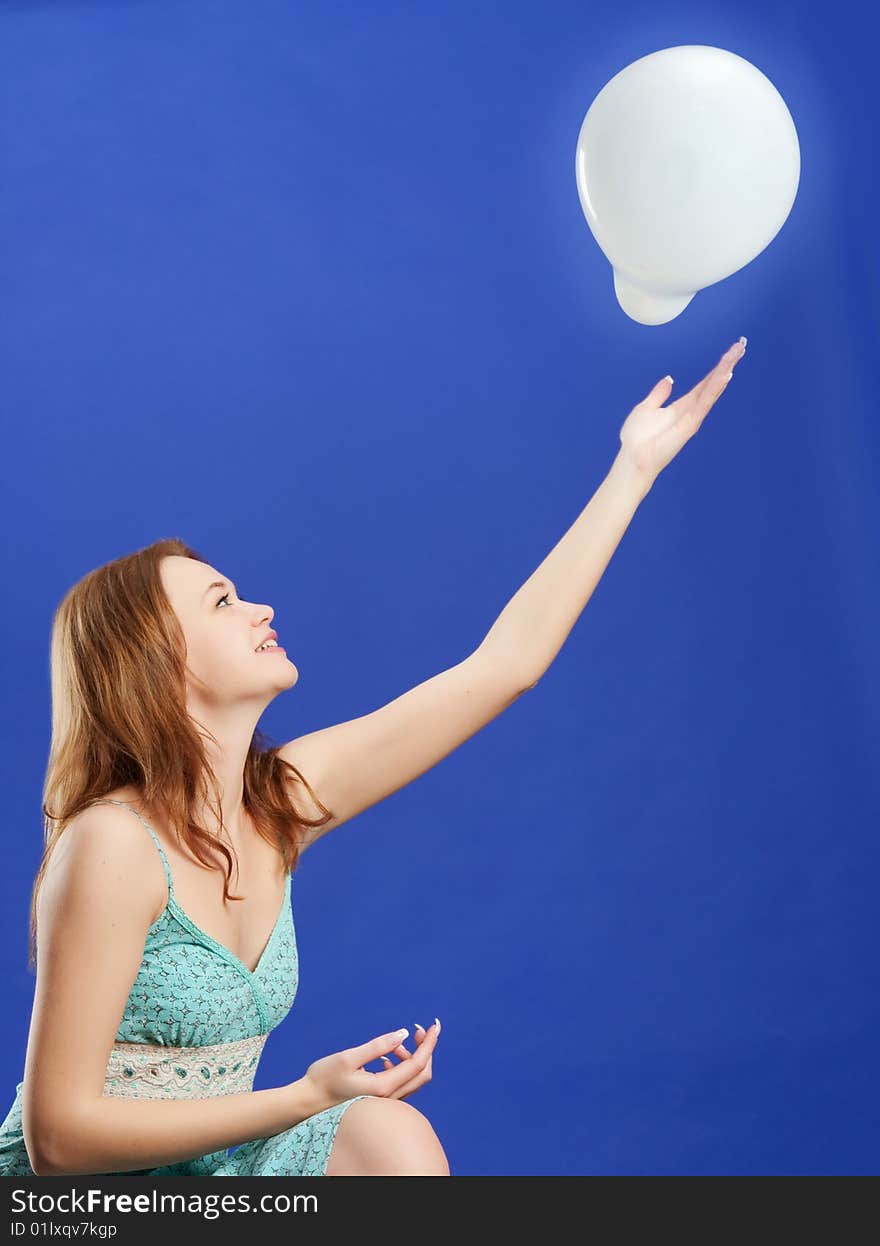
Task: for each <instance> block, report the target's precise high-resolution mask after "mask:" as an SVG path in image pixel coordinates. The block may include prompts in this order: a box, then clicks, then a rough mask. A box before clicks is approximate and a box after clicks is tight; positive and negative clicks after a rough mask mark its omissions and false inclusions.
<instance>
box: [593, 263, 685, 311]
mask: <svg viewBox="0 0 880 1246" xmlns="http://www.w3.org/2000/svg"><path fill="white" fill-rule="evenodd" d="M613 271H614V293H615V294H616V295H617V301H618V303H619V304H620V306H621V307H622V308H623V310H624V311H625V312H626V314H627V315H628V316H629V317H630V318H631V319H632V320H636V321H638V323H639V324H667V323H668V321H670V320H674V319H675V317H676V316H680V315H681V313H682V312H683V311H684V309H685V308H686V307H687V305H688V303H689V302H690V301H691V299H692V298H693V297H694V295H695V294H696V290H692V291H691V292H690V293H689V294H688V293H682V291H681V290H658V289H650V288H649V287H647V286H639V285H636V284H635V282H634V281H630V279H629V278H628V277H625V276H623V274H622V273H619V272H618V271H617V269H616V268H615V269H614V270H613Z"/></svg>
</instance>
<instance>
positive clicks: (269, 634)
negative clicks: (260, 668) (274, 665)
mask: <svg viewBox="0 0 880 1246" xmlns="http://www.w3.org/2000/svg"><path fill="white" fill-rule="evenodd" d="M267 640H274V641H276V642H277V640H278V633H277V632H276V631H268V632H267V633H266V635H265V636H264V637H263V639H262V640H261V641H260V645H264V644H265V643H266V641H267ZM260 645H257V647H256V649H254V653H256V652H257V649H259V647H260Z"/></svg>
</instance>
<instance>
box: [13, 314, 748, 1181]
mask: <svg viewBox="0 0 880 1246" xmlns="http://www.w3.org/2000/svg"><path fill="white" fill-rule="evenodd" d="M744 350H745V338H741V339H740V340H739V342H737V343H735V344H734V346H732V347H731V348H730V350H729V351H727V352H726V353H725V354H724V355H723V356H722V358H721V361H720V362H719V364H718V365H717V366H716V367H715V368H713V369H712V371H711V372H709V373H708V375H707V376H706V377H705V378H704V379H703V380H702V381H701V382H700V383H699V384H698V385H697V386H695V387H694V389H693V390H692V391H691V392H690V393H689V394H687V395H685V397H683V398H682V399H679V400H678V401H677V402H675V403H672V404H671V405H670V406H668V407H663V406H662V405H661V404H662V403H663V401H664V399H665V398H667V397H668V396H669V392H670V386H671V383H672V379H671V377H664V378H663V380H661V381H659V382H658V384H657V385H655V386H654V388H653V389H652V390H651V392H650V393H649V394H648V396H647V397H646V398H645V399H644V400H643V401H642V402H640V403H639V404H638V405H637V406H636V407H634V408H633V410H632V411H631V412H630V414H629V415H628V417H627V419H626V421H625V422H624V424H623V427H622V428H621V431H620V443H621V446H620V450H619V452H618V454H617V456H616V458H615V460H614V463H613V464H612V467H611V470H610V471H609V473H608V476H607V477H606V479H605V480H604V481H603V483H602V485H601V486H600V488H599V489H598V490H597V492H596V494H595V496H594V497H593V499H592V500H591V501H590V503H589V505H588V506H587V507H586V508H585V510H584V511H583V513H582V514H581V515H580V516H579V517H578V519H577V520H576V521H575V523H574V524H573V525H572V526H571V528H570V529H569V531H568V532H567V533H566V534H565V535H564V536H563V538H562V539H561V540H560V541H559V543H558V545H557V546H556V547H555V548H554V549H553V550H552V551H551V552H550V554H549V555H548V556H547V557H546V558H545V560H544V561H543V562H542V563H541V565H540V566H539V567H538V569H537V570H536V571H535V573H534V574H533V575H532V576H531V577H530V579H529V580H528V581H527V582H526V583H525V585H523V587H522V588H521V589H520V590H519V592H518V593H517V594H516V595H515V596H514V598H513V599H512V600H511V602H510V603H509V604H508V605H507V607H506V608H505V609H504V610H503V611H502V613H501V615H500V616H499V618H498V619H497V620H496V622H495V624H494V625H493V627H492V628H491V629H490V631H489V633H488V634H487V636H486V638H485V640H484V641H483V642H482V644H481V645H480V646H479V647H478V648H477V649H476V650H475V651H474V652H473V653H472V654H471V655H470V656H469V657H467V658H466V659H465V660H464V661H463V662H461V663H459V664H458V665H456V666H454V667H451V668H450V669H449V670H446V671H443V672H442V673H441V674H439V675H437V676H435V677H434V678H433V679H429V680H427V681H426V682H425V683H423V684H421V685H419V686H418V687H416V688H414V689H412V690H411V691H410V692H408V693H406V694H405V695H404V696H401V697H399V698H398V699H396V700H395V701H392V702H391V703H390V704H389V705H386V706H384V707H383V708H381V709H379V710H377V711H376V712H375V713H373V714H368V715H366V716H364V717H362V718H357V719H354V720H352V721H351V722H346V723H341V724H339V725H337V726H333V727H330V728H327V729H326V730H322V731H315V732H312V733H311V734H309V735H306V736H302V737H300V738H299V739H295V740H291V741H290V742H288V743H287V744H285V745H283V746H281V747H280V748H265V747H261V743H262V741H261V733H260V732H259V730H258V729H257V726H256V724H257V722H258V720H259V718H260V716H261V714H262V712H263V710H264V709H265V707H266V705H267V704H268V703H269V702H270V701H271V700H272V699H273V698H274V697H275V696H277V694H278V693H279V692H281V691H283V690H285V689H287V688H290V687H292V686H293V684H294V683H296V680H297V678H298V672H297V670H296V667H295V666H294V665H293V663H292V662H291V661H290V660H289V658H288V657H287V654H286V653H285V651H284V649H283V648H281V647H278V646H276V645H275V644H274V643H273V642H274V641H275V639H276V635H275V632H274V630H273V629H272V628H271V626H270V624H271V620H272V617H273V612H272V609H271V607H269V606H262V605H258V604H253V603H249V602H243V601H239V600H238V598H237V595H236V593H235V589H234V586H233V585H231V584H229V583H228V582H227V581H226V580H224V579H223V577H221V576H220V575H219V574H218V573H217V572H216V571H215V570H214V568H213V567H211V566H210V565H209V564H206V563H205V562H203V561H202V560H200V559H199V557H198V555H197V554H196V553H195V552H194V551H193V550H191V549H190V548H189V547H188V546H186V545H184V544H183V543H182V542H180V541H177V540H168V541H160V542H157V543H156V544H154V545H151V546H149V547H147V548H146V549H144V550H140V551H138V552H137V553H135V554H131V555H129V556H127V557H124V558H120V559H117V560H115V561H114V562H111V563H109V564H107V565H106V566H103V567H100V568H98V569H97V570H95V571H93V572H91V573H90V574H89V575H87V576H86V577H85V578H84V579H83V580H82V581H80V583H78V584H76V585H75V586H74V587H73V588H72V589H71V590H70V591H69V592H68V594H67V596H66V597H65V598H64V600H63V601H62V603H61V605H60V606H59V608H58V610H57V612H56V616H55V621H54V626H53V634H52V651H51V667H52V704H53V724H52V744H51V750H50V757H49V765H48V770H47V775H46V782H45V790H44V797H45V799H44V806H43V812H44V815H45V818H46V850H45V853H44V856H43V860H42V862H41V865H40V869H39V871H38V874H37V878H36V881H35V884H34V893H33V900H32V905H31V928H30V933H31V964H32V965H33V964H34V963H35V964H36V974H37V980H36V988H35V998H34V1008H33V1015H32V1018H31V1028H30V1035H29V1039H28V1047H27V1054H26V1059H25V1069H24V1079H23V1081H22V1082H20V1083H19V1084H18V1087H17V1089H16V1097H15V1101H14V1103H13V1105H12V1108H11V1109H10V1112H9V1114H8V1115H7V1118H6V1121H5V1122H4V1124H3V1126H2V1129H0V1174H2V1175H7V1176H18V1175H29V1174H33V1173H37V1174H38V1175H61V1174H77V1173H95V1174H99V1175H116V1174H122V1173H128V1174H130V1175H135V1174H137V1175H152V1176H160V1175H188V1176H200V1175H213V1176H244V1175H248V1176H254V1175H259V1176H265V1175H301V1176H320V1175H328V1176H336V1175H379V1174H383V1175H391V1174H411V1175H416V1174H420V1175H429V1174H430V1175H448V1173H449V1166H448V1163H447V1160H446V1156H445V1153H444V1151H443V1148H442V1146H441V1144H440V1142H439V1140H438V1139H437V1136H436V1134H435V1133H434V1131H433V1129H432V1128H431V1126H430V1124H429V1122H428V1121H427V1120H426V1118H425V1117H424V1116H423V1115H422V1113H421V1112H419V1111H418V1109H417V1108H414V1107H413V1106H412V1105H411V1104H409V1103H406V1102H405V1100H406V1098H407V1097H409V1096H410V1095H412V1094H413V1093H414V1092H415V1091H416V1090H418V1088H419V1087H420V1086H422V1085H424V1083H425V1082H426V1081H428V1080H429V1079H430V1077H431V1073H432V1065H431V1062H432V1056H433V1052H434V1049H435V1047H436V1044H437V1039H438V1035H439V1030H440V1023H439V1020H438V1019H436V1018H435V1021H434V1024H432V1026H431V1027H430V1028H429V1029H428V1030H424V1029H423V1028H422V1027H421V1026H417V1028H416V1034H415V1038H414V1050H412V1051H410V1050H409V1049H408V1048H407V1047H406V1046H405V1045H404V1043H403V1041H402V1038H403V1037H406V1031H405V1030H404V1031H403V1032H402V1033H401V1032H399V1031H398V1032H395V1033H389V1034H384V1035H381V1036H379V1037H376V1038H373V1039H371V1040H370V1041H368V1042H366V1043H364V1044H362V1045H360V1046H357V1047H353V1048H350V1049H347V1050H345V1051H341V1052H336V1053H334V1054H332V1055H329V1056H326V1057H324V1058H323V1059H320V1060H317V1061H315V1062H314V1063H313V1064H311V1065H310V1066H309V1068H308V1069H307V1070H306V1072H305V1074H304V1075H303V1076H302V1077H301V1078H299V1079H298V1080H296V1081H294V1082H291V1083H289V1084H288V1085H286V1086H281V1087H277V1088H274V1089H270V1090H260V1091H253V1090H252V1089H251V1087H252V1085H253V1080H254V1074H255V1071H256V1066H257V1062H258V1060H259V1056H260V1053H261V1051H262V1047H263V1044H264V1043H265V1040H266V1038H267V1037H268V1035H269V1033H270V1032H271V1031H272V1030H273V1029H274V1028H275V1026H277V1025H278V1024H279V1023H280V1022H281V1021H282V1020H283V1019H284V1017H285V1016H287V1014H288V1012H289V1011H290V1009H291V1006H292V1004H293V999H294V996H295V994H296V989H297V980H298V974H297V971H298V958H297V948H296V939H295V932H294V926H293V919H292V912H291V907H290V883H291V874H292V871H293V870H294V869H295V867H296V864H297V862H298V859H299V856H300V854H301V853H302V852H303V851H305V849H306V848H308V847H309V846H310V845H311V844H313V843H314V842H315V840H316V839H317V838H318V837H319V836H321V835H323V834H326V833H327V831H329V830H331V829H333V828H334V827H337V826H340V825H341V824H342V823H343V822H346V821H347V820H348V819H349V818H352V817H354V816H355V815H356V814H358V813H360V812H361V811H362V810H364V809H366V808H368V807H369V806H371V805H373V804H375V803H376V802H377V801H379V800H381V799H383V798H384V797H386V796H388V795H390V794H391V793H392V792H394V791H397V790H398V789H399V788H401V787H402V786H404V785H405V784H406V783H409V782H411V781H412V780H413V779H415V778H417V777H418V776H419V775H421V774H423V773H424V772H425V771H426V770H427V769H428V768H429V767H430V766H432V765H434V764H436V763H437V762H438V761H440V760H441V759H442V758H443V757H445V756H447V755H448V754H449V753H450V752H451V751H452V750H453V749H455V748H456V747H457V746H458V745H459V744H461V743H462V742H463V741H464V740H466V739H468V738H469V737H470V736H472V735H474V733H475V732H477V731H479V729H480V728H481V727H483V726H484V725H485V724H486V723H487V722H489V721H490V720H491V719H493V718H494V717H496V716H497V715H498V714H499V713H500V712H501V711H502V710H503V709H505V708H506V707H507V706H508V705H510V704H512V703H513V701H515V700H516V699H517V697H519V696H520V695H521V694H522V693H523V692H524V691H525V690H527V689H529V688H533V687H534V686H535V684H536V683H537V682H538V680H539V679H540V677H541V675H542V674H543V672H544V671H545V670H546V669H547V667H548V666H549V665H550V663H551V662H552V661H553V659H554V657H555V656H556V654H557V653H558V651H559V649H560V648H561V646H562V644H563V643H564V641H565V639H566V637H567V636H568V634H569V632H570V631H571V628H572V627H573V625H574V623H575V621H576V619H577V618H578V616H579V614H580V612H581V611H582V610H583V608H584V605H585V604H586V602H587V601H588V600H589V598H590V596H591V594H592V592H593V590H594V588H595V586H596V584H597V583H598V581H599V579H600V577H601V575H602V573H603V571H604V569H605V567H606V566H607V564H608V562H609V560H610V558H611V555H612V554H613V552H614V550H615V549H616V547H617V545H618V543H619V541H620V539H621V537H622V535H623V533H624V531H625V530H626V528H627V526H628V524H629V522H630V520H631V518H632V516H633V514H634V513H635V510H636V509H637V507H638V504H639V502H640V501H641V499H642V498H643V497H644V496H645V495H646V494H647V492H648V491H649V490H650V488H651V487H652V485H653V483H654V480H655V479H656V478H657V476H658V475H659V473H660V472H661V471H662V469H663V468H664V467H665V466H666V465H667V464H668V463H669V462H670V461H671V460H672V458H673V457H674V456H675V455H676V454H677V453H678V451H679V450H680V449H681V448H682V446H683V445H684V444H685V442H686V441H688V440H689V439H690V438H691V437H692V436H693V435H694V433H695V432H696V431H697V429H698V428H699V427H700V425H701V424H702V422H703V420H704V419H705V417H706V415H707V414H708V412H709V410H710V409H711V407H712V405H713V404H714V402H715V401H716V399H717V398H718V397H719V395H720V394H721V393H722V392H723V390H724V388H725V386H726V384H727V382H728V381H729V380H730V377H731V376H732V370H733V367H734V365H735V364H736V363H737V362H738V361H739V359H741V358H742V355H743V353H744ZM233 870H234V873H235V876H236V879H235V888H236V891H237V892H238V891H240V892H242V893H243V895H238V894H232V892H231V891H230V888H229V883H230V881H231V879H232V875H233ZM227 902H229V903H227ZM273 919H274V922H273ZM38 929H39V933H40V938H39V954H38V955H37V954H36V952H37V946H38V944H37V930H38ZM50 1001H51V1006H50ZM120 1017H121V1021H120ZM108 1053H109V1055H108ZM392 1054H393V1055H394V1056H396V1057H397V1063H395V1062H394V1061H393V1060H391V1059H390V1058H389V1056H390V1055H392ZM378 1058H381V1059H382V1060H383V1061H384V1063H385V1066H386V1067H385V1068H384V1069H382V1070H381V1071H377V1072H371V1071H369V1070H367V1068H366V1067H365V1066H366V1065H367V1064H368V1063H370V1062H371V1061H374V1060H376V1059H378ZM231 1147H237V1150H235V1151H233V1152H232V1154H230V1153H229V1148H231Z"/></svg>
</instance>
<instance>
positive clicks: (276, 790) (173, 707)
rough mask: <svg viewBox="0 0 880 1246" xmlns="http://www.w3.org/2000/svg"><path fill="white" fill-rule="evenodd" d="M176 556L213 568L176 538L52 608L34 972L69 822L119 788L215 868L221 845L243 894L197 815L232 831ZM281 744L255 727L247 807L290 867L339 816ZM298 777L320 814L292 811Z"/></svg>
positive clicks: (103, 571)
mask: <svg viewBox="0 0 880 1246" xmlns="http://www.w3.org/2000/svg"><path fill="white" fill-rule="evenodd" d="M171 554H177V555H180V556H182V557H184V558H195V559H198V560H199V561H205V560H204V559H201V558H200V555H199V554H197V553H196V551H195V550H193V549H192V548H190V546H188V545H186V544H184V542H183V541H180V540H178V539H177V538H169V539H167V540H162V541H156V542H155V543H154V544H152V545H148V546H146V547H145V548H144V549H141V550H137V551H136V552H135V553H133V554H127V555H125V556H124V557H122V558H116V559H114V560H113V561H112V562H108V563H106V564H105V565H104V566H102V567H97V568H96V569H95V570H94V571H90V572H89V573H88V574H87V575H86V576H84V577H83V578H82V579H81V580H80V581H78V583H76V584H74V585H73V587H72V588H71V589H69V590H68V592H67V593H66V594H65V596H64V598H63V599H62V601H61V603H60V605H59V606H58V608H57V610H56V611H55V616H54V619H53V624H52V640H51V649H50V668H51V672H50V673H51V693H52V739H51V745H50V749H49V761H48V765H47V768H46V777H45V782H44V784H43V805H42V812H43V817H44V819H45V832H44V838H45V843H44V849H43V858H42V860H41V862H40V868H39V870H38V871H37V876H36V879H35V882H34V887H33V894H32V898H31V909H30V929H29V935H30V937H29V961H28V963H29V965H30V967H32V968H34V967H35V966H36V950H37V897H38V894H39V890H40V887H41V885H42V883H43V880H44V878H45V874H46V867H47V865H48V862H49V858H50V856H51V854H52V852H53V850H54V848H55V845H56V844H57V843H58V841H59V839H60V838H61V836H62V834H63V833H64V829H65V827H66V826H67V825H68V823H69V822H70V821H71V819H72V818H74V817H75V816H76V815H77V814H78V813H80V812H81V811H82V810H83V809H85V808H86V806H88V805H89V804H91V803H92V802H93V801H94V800H96V799H98V798H101V797H103V796H105V795H106V794H107V793H108V792H111V791H114V790H115V789H116V788H118V787H127V786H130V785H133V786H135V787H137V788H138V789H139V791H140V794H141V797H142V799H143V801H144V803H145V804H146V806H147V808H148V809H150V810H155V811H157V812H159V813H161V814H162V815H163V816H164V818H165V819H166V821H167V823H168V825H169V826H170V827H171V828H172V829H173V830H174V831H176V833H177V834H178V836H179V837H180V839H181V840H183V841H184V842H185V843H186V844H187V845H188V847H189V848H190V849H192V851H193V853H194V854H195V856H196V858H197V859H198V860H199V861H201V862H202V864H204V865H207V866H209V867H211V868H217V867H216V863H215V862H212V861H211V860H210V859H206V858H205V856H203V855H202V852H201V846H202V845H209V846H210V847H212V848H214V849H216V848H219V849H220V851H221V852H223V853H224V854H225V856H226V858H227V869H226V878H225V881H224V884H223V897H224V900H226V899H233V900H239V899H241V898H242V897H241V896H233V895H231V894H230V892H229V888H228V884H229V880H230V878H231V876H232V854H231V853H230V852H229V850H228V849H227V848H226V846H225V845H224V844H222V843H220V842H219V841H218V839H217V837H216V836H215V835H212V834H210V833H209V832H208V831H206V830H205V829H204V828H203V827H201V826H199V825H198V824H197V823H196V822H195V821H194V820H193V819H192V817H191V810H192V808H193V807H194V804H195V801H196V800H197V799H198V800H199V801H200V802H203V803H204V805H205V806H206V807H208V808H211V809H212V811H214V812H215V813H216V816H217V819H218V822H219V825H220V828H221V830H222V828H223V812H222V808H221V803H220V794H219V788H218V784H217V778H216V775H215V773H214V771H213V769H212V767H211V765H210V762H209V760H208V756H207V753H206V751H205V746H204V741H203V738H202V735H201V734H200V732H199V731H198V730H197V729H196V726H195V724H194V722H193V720H192V719H191V718H190V716H189V714H188V713H187V710H186V694H185V689H186V684H185V677H184V671H185V666H186V644H185V639H184V636H183V632H182V630H181V627H180V623H179V621H178V619H177V615H176V614H175V613H174V610H173V608H172V606H171V603H170V602H169V600H168V597H167V596H166V593H165V590H164V587H163V584H162V579H161V576H160V565H161V562H162V559H163V558H165V557H167V556H168V555H171ZM209 734H210V733H209ZM211 739H214V737H213V736H211ZM279 747H280V746H279V745H273V744H272V742H271V741H270V740H269V739H268V737H267V736H266V735H265V734H264V733H263V732H262V731H260V730H259V728H257V729H256V730H255V731H254V736H253V739H252V741H251V744H250V747H249V748H248V753H247V757H246V759H245V766H244V796H243V801H244V807H245V809H246V810H247V813H248V814H249V816H250V817H251V819H252V821H253V823H254V826H255V828H256V830H257V832H258V833H259V834H260V835H261V836H262V838H263V839H265V840H266V841H267V842H268V843H272V844H274V845H275V846H277V847H278V848H279V849H280V851H281V853H282V856H283V858H284V862H285V865H286V867H287V869H288V870H292V869H295V868H296V864H297V861H298V860H299V855H300V851H301V843H300V835H299V832H300V831H302V830H303V829H304V828H306V827H315V826H323V825H324V824H325V823H326V822H327V821H329V819H330V818H331V817H332V816H333V815H332V813H331V811H330V810H328V809H327V807H326V806H325V805H324V804H323V803H322V802H321V801H320V800H319V799H318V798H317V796H316V795H315V793H314V792H313V791H312V788H311V786H310V785H309V783H308V781H307V780H306V779H305V778H304V777H303V776H302V775H301V774H300V772H299V771H298V770H297V768H296V767H295V766H293V765H291V764H290V763H289V762H286V761H284V760H282V758H280V757H279V756H278V748H279ZM291 780H293V781H294V782H299V783H302V784H303V785H304V787H305V788H306V789H307V791H308V793H309V795H310V796H311V798H312V800H313V801H314V804H315V806H316V807H317V808H319V809H321V810H323V814H322V815H321V816H320V817H318V818H314V819H309V818H307V817H305V816H303V815H302V814H301V813H300V812H298V810H297V809H296V808H295V807H294V806H293V804H292V802H291V799H290V792H289V788H288V784H289V783H290V781H291ZM212 799H213V801H214V802H215V803H212Z"/></svg>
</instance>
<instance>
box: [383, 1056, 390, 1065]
mask: <svg viewBox="0 0 880 1246" xmlns="http://www.w3.org/2000/svg"><path fill="white" fill-rule="evenodd" d="M382 1059H383V1060H384V1061H385V1063H386V1064H391V1061H390V1060H389V1059H388V1057H387V1056H382Z"/></svg>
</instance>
